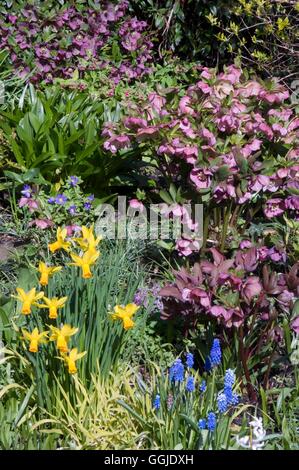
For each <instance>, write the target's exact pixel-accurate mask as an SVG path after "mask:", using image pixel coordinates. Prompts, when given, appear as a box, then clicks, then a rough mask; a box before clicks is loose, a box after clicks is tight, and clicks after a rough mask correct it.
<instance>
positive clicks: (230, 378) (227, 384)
mask: <svg viewBox="0 0 299 470" xmlns="http://www.w3.org/2000/svg"><path fill="white" fill-rule="evenodd" d="M235 381H236V375H235V372H234V371H233V370H232V369H227V371H226V372H225V377H224V389H223V392H221V393H219V395H218V397H217V406H218V410H219V412H220V413H225V411H226V410H227V408H228V407H229V406H231V405H237V404H238V403H239V395H237V394H236V393H234V392H233V386H234V384H235Z"/></svg>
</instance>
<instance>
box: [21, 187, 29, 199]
mask: <svg viewBox="0 0 299 470" xmlns="http://www.w3.org/2000/svg"><path fill="white" fill-rule="evenodd" d="M31 193H32V189H31V187H30V186H29V184H25V186H24V187H23V189H22V191H21V194H23V196H25V197H27V198H28V199H29V198H30V197H31Z"/></svg>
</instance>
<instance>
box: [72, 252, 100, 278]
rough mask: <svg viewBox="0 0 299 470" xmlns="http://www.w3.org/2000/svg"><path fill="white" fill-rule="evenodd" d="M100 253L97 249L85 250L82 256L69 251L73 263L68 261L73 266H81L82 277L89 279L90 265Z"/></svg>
mask: <svg viewBox="0 0 299 470" xmlns="http://www.w3.org/2000/svg"><path fill="white" fill-rule="evenodd" d="M99 256H100V253H99V252H98V251H89V250H88V251H85V253H84V254H83V256H82V257H81V256H78V255H76V254H75V253H71V257H72V260H73V261H74V263H70V264H71V265H73V266H79V268H82V277H83V279H90V278H91V277H92V273H91V271H90V266H91V265H93V264H94V263H95V262H96V260H97V259H98V257H99Z"/></svg>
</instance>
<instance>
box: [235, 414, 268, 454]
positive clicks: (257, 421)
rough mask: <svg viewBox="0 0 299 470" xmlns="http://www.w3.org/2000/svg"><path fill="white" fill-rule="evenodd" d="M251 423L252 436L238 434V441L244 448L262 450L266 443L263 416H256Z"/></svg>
mask: <svg viewBox="0 0 299 470" xmlns="http://www.w3.org/2000/svg"><path fill="white" fill-rule="evenodd" d="M249 425H250V436H244V437H241V438H239V437H238V436H237V438H236V441H237V444H238V445H239V446H240V447H243V448H244V449H251V450H260V449H262V448H263V447H264V445H265V442H264V440H265V437H266V431H265V430H264V427H263V420H262V418H257V417H254V418H253V419H252V421H250V422H249Z"/></svg>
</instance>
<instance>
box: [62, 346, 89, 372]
mask: <svg viewBox="0 0 299 470" xmlns="http://www.w3.org/2000/svg"><path fill="white" fill-rule="evenodd" d="M86 353H87V351H84V352H82V353H78V349H77V348H73V349H72V350H71V351H70V352H69V354H64V353H62V359H63V360H64V361H65V363H66V365H67V366H68V371H69V373H70V374H75V373H76V372H77V367H76V361H78V359H81V357H83V356H85V354H86Z"/></svg>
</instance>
